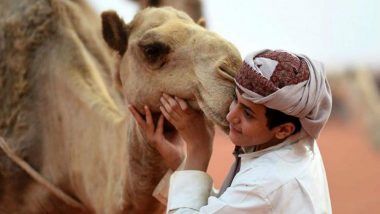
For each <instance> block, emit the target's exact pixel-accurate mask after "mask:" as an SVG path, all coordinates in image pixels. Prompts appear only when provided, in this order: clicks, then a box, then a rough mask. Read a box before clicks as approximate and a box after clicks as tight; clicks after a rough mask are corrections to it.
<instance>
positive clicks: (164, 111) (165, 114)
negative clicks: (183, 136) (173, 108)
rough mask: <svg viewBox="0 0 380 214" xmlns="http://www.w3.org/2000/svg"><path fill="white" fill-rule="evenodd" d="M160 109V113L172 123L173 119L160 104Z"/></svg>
mask: <svg viewBox="0 0 380 214" xmlns="http://www.w3.org/2000/svg"><path fill="white" fill-rule="evenodd" d="M160 110H161V113H162V114H163V115H164V117H165V118H166V119H167V120H168V121H169V122H170V123H172V124H173V125H174V121H173V119H172V118H171V116H170V114H169V113H168V112H167V111H166V109H165V108H164V107H162V106H160Z"/></svg>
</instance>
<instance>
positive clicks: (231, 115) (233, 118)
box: [226, 105, 240, 124]
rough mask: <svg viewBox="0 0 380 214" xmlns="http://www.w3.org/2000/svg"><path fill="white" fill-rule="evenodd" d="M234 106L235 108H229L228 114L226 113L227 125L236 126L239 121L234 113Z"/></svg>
mask: <svg viewBox="0 0 380 214" xmlns="http://www.w3.org/2000/svg"><path fill="white" fill-rule="evenodd" d="M236 109H237V108H236V105H235V106H231V108H230V112H228V114H227V116H226V119H227V121H228V122H229V123H232V124H237V123H239V121H240V119H239V117H238V116H237V112H236Z"/></svg>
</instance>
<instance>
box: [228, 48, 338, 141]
mask: <svg viewBox="0 0 380 214" xmlns="http://www.w3.org/2000/svg"><path fill="white" fill-rule="evenodd" d="M265 51H267V50H262V51H259V52H256V53H253V54H250V55H248V56H247V57H246V58H245V60H244V61H245V63H246V64H248V65H249V66H250V67H251V68H252V69H253V70H252V72H255V71H256V72H257V73H259V74H261V75H262V76H264V77H266V78H267V77H268V75H269V76H270V75H271V72H272V73H273V66H274V67H275V66H276V63H277V62H273V60H263V59H260V60H254V58H255V56H256V55H258V54H260V53H263V52H265ZM296 56H298V57H299V58H300V59H301V60H305V61H306V63H307V65H308V68H309V72H310V75H309V79H308V80H306V81H303V82H300V83H298V84H294V85H287V86H284V87H282V88H279V89H278V90H277V91H275V92H274V93H272V94H269V95H268V96H262V95H260V94H257V93H255V92H253V91H251V90H249V89H247V88H244V87H243V86H242V85H240V84H239V83H238V82H237V81H236V79H235V83H236V85H237V86H238V87H239V88H240V89H241V90H242V91H243V94H242V96H243V97H244V98H245V99H247V100H250V101H251V102H253V103H256V104H263V105H264V106H266V107H268V108H271V109H275V110H279V111H281V112H284V113H285V114H288V115H291V116H295V117H298V118H299V119H300V122H301V125H302V128H303V129H304V130H305V131H306V133H307V134H308V135H310V136H311V137H313V138H315V139H316V138H317V137H318V136H319V133H320V132H321V130H322V128H323V126H324V125H325V124H326V122H327V120H328V118H329V116H330V112H331V107H332V97H331V91H330V86H329V84H328V82H327V79H326V74H325V71H324V68H323V65H322V64H321V63H319V62H316V61H313V60H311V59H309V58H308V57H307V56H305V55H298V54H296ZM258 58H261V57H258ZM258 58H256V59H258ZM257 63H260V66H257V65H256V64H257ZM268 69H269V70H268ZM268 73H269V74H268ZM267 79H268V78H267Z"/></svg>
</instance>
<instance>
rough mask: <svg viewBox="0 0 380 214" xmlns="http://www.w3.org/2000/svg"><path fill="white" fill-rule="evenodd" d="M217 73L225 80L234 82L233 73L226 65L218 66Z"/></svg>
mask: <svg viewBox="0 0 380 214" xmlns="http://www.w3.org/2000/svg"><path fill="white" fill-rule="evenodd" d="M218 74H219V75H220V76H221V77H222V78H223V79H226V80H227V81H229V82H231V83H233V82H234V76H235V73H234V72H232V71H231V70H230V69H229V68H228V67H226V66H219V68H218Z"/></svg>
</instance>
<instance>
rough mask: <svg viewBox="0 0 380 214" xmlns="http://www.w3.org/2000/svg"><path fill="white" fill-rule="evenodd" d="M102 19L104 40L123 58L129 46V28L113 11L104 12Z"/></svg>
mask: <svg viewBox="0 0 380 214" xmlns="http://www.w3.org/2000/svg"><path fill="white" fill-rule="evenodd" d="M101 17H102V33H103V38H104V40H105V41H106V42H107V44H108V46H110V47H111V48H112V49H114V50H116V51H118V52H119V54H120V55H121V56H122V55H123V54H124V53H125V51H126V50H127V46H128V36H129V31H130V30H129V29H130V28H129V26H128V25H126V24H125V23H124V21H123V19H121V18H120V17H119V16H118V15H117V13H116V12H115V11H113V10H110V11H105V12H103V13H102V15H101Z"/></svg>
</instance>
